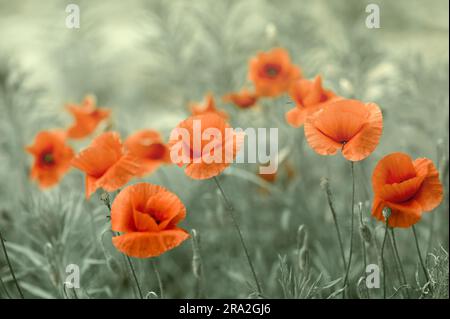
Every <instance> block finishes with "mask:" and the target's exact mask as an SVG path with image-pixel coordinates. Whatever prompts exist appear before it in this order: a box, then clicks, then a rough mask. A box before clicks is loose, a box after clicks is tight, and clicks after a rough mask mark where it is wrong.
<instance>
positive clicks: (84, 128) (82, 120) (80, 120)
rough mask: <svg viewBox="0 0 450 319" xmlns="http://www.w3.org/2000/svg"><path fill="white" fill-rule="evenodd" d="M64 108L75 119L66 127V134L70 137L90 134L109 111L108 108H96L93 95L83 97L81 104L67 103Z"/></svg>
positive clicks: (74, 137)
mask: <svg viewBox="0 0 450 319" xmlns="http://www.w3.org/2000/svg"><path fill="white" fill-rule="evenodd" d="M66 108H67V110H68V111H69V112H70V113H71V114H72V116H73V117H74V119H75V123H73V125H72V126H70V127H69V128H68V129H67V136H68V137H69V138H71V139H82V138H84V137H86V136H88V135H90V134H91V133H92V132H94V131H95V129H96V128H97V126H98V125H99V123H100V122H101V121H103V120H104V119H106V118H108V117H109V115H110V113H111V111H110V110H108V109H105V108H97V107H96V106H95V99H94V97H93V96H87V97H85V98H84V100H83V102H82V103H81V105H74V104H68V105H67V106H66Z"/></svg>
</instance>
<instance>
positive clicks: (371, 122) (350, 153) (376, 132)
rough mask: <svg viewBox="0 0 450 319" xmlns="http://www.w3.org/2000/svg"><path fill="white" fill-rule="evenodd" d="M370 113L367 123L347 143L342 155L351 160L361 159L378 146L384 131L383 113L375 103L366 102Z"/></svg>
mask: <svg viewBox="0 0 450 319" xmlns="http://www.w3.org/2000/svg"><path fill="white" fill-rule="evenodd" d="M366 108H367V109H368V110H369V112H370V115H369V119H368V122H367V124H365V125H364V126H363V127H362V129H361V130H360V131H359V132H358V133H357V134H356V135H355V136H353V138H352V139H351V140H350V141H349V142H348V143H346V144H345V146H344V148H343V150H342V155H343V156H344V157H345V158H346V159H348V160H349V161H360V160H362V159H364V158H366V157H367V156H369V155H370V154H371V153H372V152H373V151H374V150H375V148H376V147H377V145H378V143H379V141H380V137H381V133H382V131H383V115H382V114H381V110H380V108H379V107H378V105H376V104H375V103H368V104H366Z"/></svg>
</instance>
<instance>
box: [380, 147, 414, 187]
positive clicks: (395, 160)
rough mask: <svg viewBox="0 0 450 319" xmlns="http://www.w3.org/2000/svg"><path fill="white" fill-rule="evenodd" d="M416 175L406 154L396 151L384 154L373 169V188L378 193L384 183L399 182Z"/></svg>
mask: <svg viewBox="0 0 450 319" xmlns="http://www.w3.org/2000/svg"><path fill="white" fill-rule="evenodd" d="M416 175H417V173H416V170H415V168H414V165H413V162H412V159H411V157H410V156H409V155H408V154H405V153H401V152H396V153H392V154H389V155H386V156H385V157H383V158H382V159H381V160H380V161H379V162H378V164H377V165H376V167H375V169H374V171H373V175H372V185H373V190H374V192H375V193H379V192H380V191H382V188H383V187H384V185H386V184H393V183H400V182H403V181H405V180H408V179H411V178H414V177H416Z"/></svg>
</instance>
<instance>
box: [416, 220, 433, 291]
mask: <svg viewBox="0 0 450 319" xmlns="http://www.w3.org/2000/svg"><path fill="white" fill-rule="evenodd" d="M412 231H413V234H414V239H415V241H416V248H417V254H418V255H419V260H420V264H421V265H422V270H423V273H424V274H425V278H426V279H427V282H430V275H429V274H428V271H427V268H426V267H425V263H424V262H423V258H422V254H421V252H420V246H419V240H418V238H417V233H416V228H415V227H414V225H413V226H412Z"/></svg>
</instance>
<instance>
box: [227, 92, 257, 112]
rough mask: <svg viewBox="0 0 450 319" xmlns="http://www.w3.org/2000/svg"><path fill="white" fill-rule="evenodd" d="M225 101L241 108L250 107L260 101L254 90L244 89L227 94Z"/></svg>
mask: <svg viewBox="0 0 450 319" xmlns="http://www.w3.org/2000/svg"><path fill="white" fill-rule="evenodd" d="M223 101H224V102H226V103H233V104H234V105H236V106H237V107H239V108H241V109H248V108H251V107H252V106H254V105H255V103H256V102H257V101H258V96H257V95H256V94H255V93H254V92H251V91H249V90H247V89H243V90H241V91H240V92H236V93H229V94H227V95H225V96H224V97H223Z"/></svg>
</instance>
